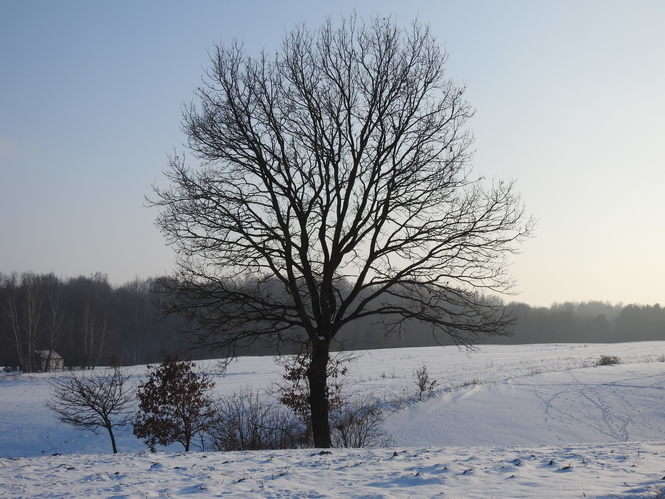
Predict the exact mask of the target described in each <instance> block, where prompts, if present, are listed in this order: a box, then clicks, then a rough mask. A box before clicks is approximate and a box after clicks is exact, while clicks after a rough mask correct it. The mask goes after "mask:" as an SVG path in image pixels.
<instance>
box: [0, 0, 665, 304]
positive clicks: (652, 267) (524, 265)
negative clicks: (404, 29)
mask: <svg viewBox="0 0 665 499" xmlns="http://www.w3.org/2000/svg"><path fill="white" fill-rule="evenodd" d="M354 9H355V10H356V12H357V13H358V14H359V15H360V16H364V17H367V16H372V15H376V14H379V15H392V16H393V17H394V18H395V19H396V20H398V21H399V22H404V23H408V22H409V21H410V20H411V19H413V18H414V17H418V18H419V19H420V20H421V21H424V22H427V23H429V24H430V25H431V28H432V31H433V32H434V34H435V36H436V37H437V38H438V40H439V41H440V42H441V44H442V45H443V46H444V47H445V48H446V49H447V50H448V52H449V53H450V59H449V65H448V67H449V75H450V76H451V77H452V78H453V79H455V80H456V81H458V82H459V83H463V84H466V85H467V88H468V93H467V96H468V98H469V100H470V102H471V103H472V104H473V105H474V107H475V108H476V109H477V114H476V117H475V118H474V119H473V120H472V123H471V127H472V129H473V131H474V134H475V136H476V143H475V148H476V150H477V152H476V156H475V160H474V165H475V171H476V172H477V174H479V175H485V176H488V177H493V176H494V177H501V178H506V179H516V180H517V185H518V189H519V190H520V191H521V193H522V196H523V199H524V202H525V204H526V206H527V209H528V211H529V213H531V214H532V215H533V216H534V217H535V218H536V219H537V228H536V232H535V235H534V237H533V238H532V239H531V240H529V241H528V242H527V243H526V244H525V245H524V246H523V251H522V254H521V255H518V256H516V257H515V258H514V263H513V265H512V274H513V276H514V278H515V279H516V281H517V287H516V291H517V292H518V294H516V296H514V297H513V298H514V299H517V300H520V301H525V302H527V303H532V304H550V303H552V302H555V301H558V302H561V301H565V300H588V299H599V300H609V301H612V302H624V303H629V302H639V303H655V302H660V303H661V304H662V303H664V302H665V291H664V290H665V286H664V285H663V283H665V260H664V258H663V255H664V254H665V251H664V250H665V221H664V215H665V63H664V61H665V2H661V1H654V2H646V1H643V2H628V1H625V2H609V1H602V2H601V1H598V2H591V1H588V2H583V1H567V2H553V1H519V2H518V1H513V2H508V1H498V0H497V1H493V2H471V1H460V2H456V1H451V2H445V1H440V2H433V1H427V2H425V1H423V2H418V1H408V2H405V1H396V2H388V1H378V0H377V1H363V2H350V1H346V2H307V1H302V2H296V1H292V2H269V1H265V2H259V1H247V0H245V1H242V2H240V1H237V2H236V1H207V2H203V1H192V2H184V1H178V2H176V1H170V2H164V1H159V2H157V1H154V2H149V1H139V2H135V1H132V2H129V1H113V2H89V1H76V2H75V1H62V2H52V1H44V2H33V1H18V0H17V1H13V0H0V231H1V232H0V272H10V271H27V270H32V271H37V272H49V271H53V272H55V273H57V274H59V275H62V276H71V275H76V274H89V273H92V272H95V271H101V272H104V273H107V274H108V275H109V278H110V279H111V281H112V282H114V283H121V282H124V281H126V280H130V279H132V278H134V277H135V276H142V277H146V276H152V275H157V274H163V273H167V272H169V271H170V270H171V269H172V266H173V257H172V252H171V250H170V249H169V248H167V247H166V246H165V245H164V242H163V240H162V238H161V235H160V234H159V232H158V231H157V229H156V228H155V226H154V224H153V220H154V217H155V215H156V212H155V210H152V209H148V208H145V207H144V201H143V197H144V195H145V194H147V193H149V191H150V186H151V184H154V183H157V182H161V171H162V170H163V169H164V167H165V165H166V157H167V155H168V154H169V153H170V152H171V151H173V149H174V148H180V147H181V146H182V144H183V141H184V137H183V135H182V133H181V131H180V125H179V120H180V111H181V109H182V105H183V104H184V103H186V102H188V101H189V100H190V99H191V96H192V92H193V90H194V88H195V87H196V86H197V84H198V83H199V81H200V77H201V74H202V72H203V70H204V69H205V67H206V63H207V53H208V51H209V50H210V49H211V48H212V46H213V45H214V44H215V43H217V42H228V41H231V40H233V39H238V40H241V41H243V42H244V43H245V46H246V47H247V49H248V50H249V51H250V52H256V51H258V50H260V49H261V48H266V49H268V50H271V49H272V48H274V47H276V46H277V44H278V43H279V41H280V39H281V37H282V35H283V34H284V33H285V32H286V31H288V30H289V29H290V28H291V27H293V25H294V24H296V23H301V22H305V23H307V24H309V25H314V26H315V25H318V24H320V23H321V22H322V21H323V20H324V18H325V17H326V16H330V15H332V16H339V15H348V14H350V13H351V12H352V11H353V10H354Z"/></svg>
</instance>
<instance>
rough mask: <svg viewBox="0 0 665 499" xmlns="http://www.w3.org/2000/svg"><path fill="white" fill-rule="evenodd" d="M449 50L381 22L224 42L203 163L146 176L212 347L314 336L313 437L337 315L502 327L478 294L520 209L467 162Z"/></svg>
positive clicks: (514, 231)
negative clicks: (249, 49)
mask: <svg viewBox="0 0 665 499" xmlns="http://www.w3.org/2000/svg"><path fill="white" fill-rule="evenodd" d="M445 62H446V54H445V52H443V51H442V50H441V48H440V47H439V46H438V44H437V43H436V41H435V40H434V39H433V37H432V36H431V34H430V32H429V30H428V29H427V28H426V27H423V26H421V25H418V24H413V25H411V26H410V27H409V28H407V29H400V28H399V27H397V26H395V25H394V23H393V22H392V21H391V20H388V19H376V20H373V21H371V22H368V23H364V22H361V21H359V20H358V19H356V18H351V19H347V20H343V21H341V22H340V23H337V24H336V23H333V22H330V21H329V22H327V23H325V24H324V25H323V26H322V27H321V28H319V29H318V30H316V31H310V30H308V29H306V28H305V27H301V28H297V29H295V30H294V31H292V32H291V33H289V34H288V35H287V36H286V37H285V39H284V41H283V44H282V46H281V47H280V49H279V50H277V51H276V52H275V53H274V55H269V54H266V53H262V54H260V55H259V56H258V57H250V56H247V55H245V54H244V52H243V49H242V47H241V46H239V45H232V46H230V47H224V46H218V47H217V48H216V50H215V51H214V53H213V55H212V57H211V66H210V69H209V71H208V72H207V74H206V76H205V78H204V84H203V85H202V87H201V88H199V89H198V91H197V100H198V103H197V104H192V105H191V106H190V107H189V108H188V109H187V110H186V112H185V114H184V119H183V125H184V130H185V132H186V134H187V136H188V145H189V148H190V149H191V151H192V152H193V153H194V156H195V157H196V158H197V159H198V160H200V166H197V167H190V166H189V165H188V164H187V162H186V160H185V158H184V156H183V155H179V154H176V155H174V157H172V159H171V161H170V169H169V171H168V173H167V176H168V179H169V180H170V184H171V185H170V186H169V187H168V188H166V189H157V190H156V194H157V196H156V199H155V200H154V202H155V203H156V204H157V205H159V206H161V207H162V211H161V214H160V216H159V218H158V224H159V226H160V227H161V229H162V231H163V233H164V234H165V235H166V236H167V239H168V240H169V241H170V243H172V244H173V245H174V246H175V248H176V250H177V252H178V253H179V279H178V283H179V286H180V291H181V292H182V293H183V295H185V296H186V297H187V301H186V302H185V304H186V305H187V307H188V309H189V311H191V312H193V313H194V315H196V316H197V317H198V319H199V320H200V321H201V324H202V325H204V326H205V327H206V328H207V330H208V331H210V333H211V335H213V336H212V338H213V339H214V340H213V341H214V343H215V345H216V346H228V345H233V344H234V343H237V342H238V341H243V340H246V339H252V338H257V337H262V336H270V337H277V336H280V335H283V334H288V333H289V332H293V331H300V332H301V334H304V335H305V337H306V338H307V343H308V347H309V350H310V354H311V367H310V370H309V373H308V378H309V383H310V388H311V400H310V406H311V417H312V428H313V434H314V440H315V445H316V446H318V447H329V446H330V443H331V442H330V429H329V424H328V401H327V398H326V382H327V380H326V365H327V363H328V360H329V350H330V345H331V340H332V339H333V338H334V337H335V335H336V334H337V333H338V332H339V331H340V330H341V329H342V328H343V327H344V326H345V325H347V324H349V323H350V322H352V321H356V320H358V319H362V318H366V317H372V316H373V317H375V318H376V319H377V320H380V321H382V322H383V323H385V324H386V327H396V326H403V325H404V324H406V323H408V321H410V320H417V321H423V322H425V323H428V324H429V325H431V327H432V330H433V332H434V333H435V334H436V333H438V334H444V335H448V336H449V337H452V338H453V339H454V340H455V341H457V342H459V343H463V344H469V343H471V342H472V341H473V340H474V338H476V337H477V336H478V335H480V334H495V333H500V332H501V331H502V329H503V328H504V326H505V325H506V324H507V319H506V317H505V316H504V315H503V314H502V311H501V309H500V308H499V307H497V306H494V305H492V304H491V303H490V302H488V301H486V300H483V299H482V295H483V293H484V292H485V291H489V290H492V291H499V292H501V291H505V290H506V289H507V287H508V285H509V282H508V279H507V277H506V274H505V272H504V271H505V265H504V258H503V257H504V256H505V254H506V253H509V252H511V251H514V250H515V244H514V243H515V242H516V241H517V240H518V239H520V238H521V237H522V236H524V235H525V234H526V233H527V232H528V229H529V228H528V223H527V221H525V220H524V216H523V211H522V207H521V204H520V202H519V200H518V199H517V197H516V195H515V194H514V192H513V187H512V184H510V183H503V182H495V183H493V184H491V185H489V186H483V185H481V183H480V181H479V180H478V179H474V178H473V177H472V176H471V173H470V170H469V159H470V153H469V146H470V144H471V137H470V134H469V132H468V130H467V129H466V122H467V120H468V119H469V118H470V117H471V115H472V109H471V108H470V106H469V105H468V104H467V102H466V101H465V99H464V89H463V88H461V87H458V86H456V85H455V84H454V83H453V82H452V81H451V80H449V79H448V77H447V76H446V74H445ZM250 277H251V279H249V278H250Z"/></svg>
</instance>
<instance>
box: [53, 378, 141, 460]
mask: <svg viewBox="0 0 665 499" xmlns="http://www.w3.org/2000/svg"><path fill="white" fill-rule="evenodd" d="M126 381H127V377H126V376H123V374H122V373H121V372H120V370H119V369H114V371H113V374H112V375H108V376H67V377H63V378H56V379H55V380H54V381H52V384H53V388H54V393H53V398H52V399H51V401H50V402H49V403H48V407H49V408H50V409H51V410H53V411H55V412H56V414H58V418H59V419H60V421H62V422H63V423H67V424H70V425H72V426H76V427H78V428H83V429H84V430H89V431H92V432H97V430H99V429H100V428H104V429H106V431H107V432H108V434H109V438H110V439H111V446H112V448H113V453H114V454H116V453H117V452H118V447H117V445H116V441H115V435H114V433H113V429H114V428H117V427H121V426H126V425H127V424H128V423H129V413H128V409H129V405H130V403H131V401H132V396H131V394H130V393H128V392H127V390H126V389H125V384H126Z"/></svg>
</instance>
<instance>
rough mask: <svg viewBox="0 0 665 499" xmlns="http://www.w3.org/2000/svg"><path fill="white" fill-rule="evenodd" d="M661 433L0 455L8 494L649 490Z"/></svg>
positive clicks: (633, 493) (663, 487)
mask: <svg viewBox="0 0 665 499" xmlns="http://www.w3.org/2000/svg"><path fill="white" fill-rule="evenodd" d="M663 452H665V443H627V444H626V443H623V444H611V445H603V446H594V445H577V446H567V447H564V448H548V447H545V448H516V449H506V448H483V447H450V448H446V449H435V448H418V447H416V448H397V449H345V450H342V449H333V450H332V451H330V452H329V453H328V452H327V451H324V452H323V453H321V452H319V451H316V450H312V449H307V450H290V451H261V452H258V451H257V452H234V453H203V452H194V453H190V454H184V453H157V454H149V453H140V454H117V455H115V456H114V455H98V456H96V455H70V456H55V457H48V458H47V457H41V458H15V459H5V460H1V461H0V496H6V497H26V496H32V497H68V496H76V497H153V496H166V497H169V496H175V495H190V494H197V496H198V497H219V496H224V497H437V496H452V497H479V498H486V497H583V496H584V495H586V496H587V497H599V496H600V497H617V496H621V497H624V496H629V497H638V496H639V497H646V496H649V495H651V496H656V495H657V494H659V493H661V492H662V491H665V481H663V480H662V478H663V466H664V465H665V460H664V459H663V457H662V455H663Z"/></svg>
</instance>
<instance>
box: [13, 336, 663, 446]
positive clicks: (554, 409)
mask: <svg viewBox="0 0 665 499" xmlns="http://www.w3.org/2000/svg"><path fill="white" fill-rule="evenodd" d="M663 354H665V342H641V343H619V344H590V345H585V344H565V345H559V344H546V345H516V346H515V345H511V346H503V345H502V346H491V345H488V346H482V347H480V348H478V349H477V350H476V351H473V352H467V351H465V350H460V349H457V348H455V347H429V348H404V349H390V350H368V351H358V352H350V353H348V355H351V356H352V357H354V360H353V361H352V362H351V364H350V365H349V367H350V373H349V379H348V382H347V384H346V386H347V391H348V392H350V395H352V396H357V397H364V396H369V397H374V398H378V399H380V400H382V401H386V402H391V401H395V400H404V399H408V398H409V397H412V396H413V394H414V390H415V384H414V371H415V370H416V369H417V368H418V367H420V366H422V365H427V367H428V368H429V371H430V373H431V374H432V376H433V377H435V378H437V379H439V381H440V384H441V389H442V390H441V392H440V393H439V395H441V398H436V399H435V400H431V401H429V402H426V403H424V404H417V405H415V406H413V407H412V408H410V409H409V408H406V409H403V410H402V411H398V412H397V413H395V414H393V415H391V416H390V417H389V418H388V421H387V425H386V428H387V429H388V430H389V432H390V433H391V434H393V438H394V439H395V440H396V441H397V443H398V444H402V445H404V444H407V445H530V444H554V445H556V444H561V443H579V442H602V441H608V442H609V441H624V440H626V438H624V437H625V435H623V434H622V433H621V432H620V431H618V430H617V431H615V430H612V429H609V430H608V431H605V433H603V431H604V430H597V429H594V428H593V427H592V426H590V425H588V424H585V423H584V421H582V422H579V421H578V422H575V420H574V418H572V417H571V418H568V419H566V418H564V416H563V414H561V411H563V412H564V413H565V411H567V410H568V409H566V404H568V405H569V406H570V407H575V406H578V405H579V404H580V403H582V404H586V405H589V404H591V405H592V402H590V401H588V400H587V398H585V397H591V398H593V393H595V392H593V393H591V391H592V390H596V392H598V391H599V390H600V392H599V393H601V392H602V393H603V394H605V395H603V397H605V398H603V399H602V400H603V401H604V402H602V403H606V404H609V405H610V406H612V407H614V406H616V408H615V412H616V413H617V414H622V411H624V409H623V408H624V407H625V405H626V404H625V403H624V402H622V399H621V397H623V398H624V399H626V397H628V395H627V394H629V393H631V392H632V390H630V388H629V387H628V388H622V387H621V386H606V387H603V386H602V383H603V381H604V379H605V378H606V379H605V380H608V381H614V382H617V383H618V382H619V381H620V380H621V379H623V378H624V377H630V376H632V374H630V372H631V371H630V370H631V369H638V370H642V369H643V370H644V380H643V381H641V382H640V383H642V384H649V383H653V384H654V388H652V389H644V388H643V389H641V391H640V392H639V393H640V394H643V396H644V397H646V399H647V400H642V399H641V398H635V399H633V398H630V397H632V395H630V397H629V398H628V400H629V403H628V404H629V405H634V406H635V407H636V408H637V409H639V410H640V411H646V413H645V415H644V416H643V417H635V416H634V415H632V416H631V417H632V420H631V422H630V424H629V425H628V426H627V428H628V432H629V437H630V438H631V439H635V438H640V439H650V440H653V439H656V440H659V439H661V438H665V433H663V432H662V421H661V414H660V413H659V412H658V410H659V407H660V402H659V400H658V396H659V394H660V393H662V389H663V387H665V384H663V383H662V381H663V380H662V378H653V379H652V378H649V376H657V375H658V373H659V372H660V370H662V371H663V372H665V363H661V362H656V361H657V360H658V359H660V357H661V355H663ZM600 355H618V356H619V357H621V359H622V361H623V362H624V364H622V365H620V366H611V367H603V368H592V369H581V370H580V371H574V372H573V371H572V370H577V369H580V368H584V367H585V366H587V367H588V366H592V365H593V363H594V361H595V360H596V359H597V358H598V357H599V356H600ZM638 362H639V363H643V367H639V366H638V364H635V363H638ZM199 367H200V368H201V369H202V370H204V371H206V372H208V373H210V374H211V376H212V377H213V378H214V379H215V381H216V387H215V391H216V393H217V394H219V395H223V394H230V393H233V392H237V391H240V390H246V389H252V390H259V391H261V392H262V393H263V394H264V396H265V397H266V398H267V399H269V398H270V397H271V396H272V388H273V386H274V383H275V382H276V381H277V380H278V379H279V376H280V373H281V367H280V365H279V364H277V363H275V361H274V360H273V359H272V358H270V357H244V358H241V359H238V360H237V361H236V362H234V363H233V364H232V365H231V366H230V368H229V369H228V372H227V374H226V375H225V376H222V375H221V374H220V372H219V369H218V363H217V362H216V361H203V362H201V363H200V364H199ZM100 371H102V370H100V369H97V370H95V371H94V372H92V374H93V375H95V374H98V373H99V372H100ZM125 371H126V373H128V374H129V375H130V383H131V384H134V385H136V384H138V383H139V382H140V381H141V380H142V379H143V376H144V375H145V366H134V367H130V368H126V369H125ZM551 372H561V373H562V374H560V375H559V376H560V377H555V378H552V380H551V381H548V380H547V379H545V378H542V377H540V376H539V375H538V373H551ZM567 372H569V373H568V374H566V373H567ZM640 372H641V371H640ZM570 373H573V374H570ZM575 373H583V374H582V376H592V378H589V379H590V382H593V383H595V384H596V385H598V386H597V387H596V388H593V387H588V389H585V390H577V391H575V387H574V386H562V385H565V384H570V383H571V382H572V383H573V384H574V383H575V381H574V380H573V378H570V376H573V375H574V376H579V374H575ZM605 373H606V374H605ZM66 374H67V373H64V375H66ZM61 375H63V374H61V373H58V374H32V375H22V376H0V457H2V456H11V457H22V456H37V455H45V454H52V453H56V452H57V453H105V452H108V451H109V443H108V438H107V437H106V436H105V435H104V434H101V433H100V434H99V435H94V434H91V433H89V432H83V431H80V430H77V429H74V428H70V427H68V426H65V425H63V424H61V423H60V422H58V420H57V419H56V417H55V416H54V415H53V414H52V413H51V412H50V411H49V410H48V409H47V407H46V402H47V401H48V398H49V396H50V390H51V388H50V385H49V379H51V378H52V377H53V376H61ZM571 380H572V381H571ZM469 383H479V384H478V385H476V386H472V387H471V388H470V389H459V387H460V386H463V385H468V384H469ZM538 383H541V384H545V386H542V387H539V386H538ZM548 383H550V384H552V386H551V387H550V388H548V387H547V386H546V385H547V384H548ZM659 383H660V385H659ZM624 384H625V383H624ZM564 388H565V390H564ZM445 390H452V391H451V392H446V391H445ZM558 391H563V393H562V394H561V395H557V396H556V397H555V399H554V400H553V403H552V404H550V406H547V405H546V404H545V403H543V402H541V401H540V399H539V397H545V398H546V399H547V397H553V396H554V395H556V394H557V393H558ZM615 392H616V393H619V395H617V396H613V395H612V394H613V393H615ZM634 395H635V397H637V394H636V393H635V394H634ZM571 397H572V398H571ZM607 397H610V398H609V399H608V398H607ZM663 409H664V410H665V404H663ZM442 411H443V412H442ZM446 411H447V412H446ZM624 412H625V411H624ZM419 414H421V415H422V416H419ZM515 414H522V415H523V417H519V418H514V417H513V416H514V415H515ZM589 414H591V415H592V416H593V417H594V418H595V417H600V418H602V411H600V410H598V411H595V412H594V411H593V410H592V409H590V410H589ZM631 414H632V413H631ZM444 415H445V418H444ZM499 418H501V419H499ZM416 421H417V424H416V423H415V422H416ZM452 421H455V426H451V425H452ZM471 421H473V424H472V423H471ZM531 421H532V422H533V423H530V422H531ZM410 422H414V423H413V424H412V425H411V426H409V423H410ZM545 422H547V425H549V426H543V424H544V423H545ZM557 422H558V423H557ZM499 423H500V424H499ZM618 424H619V426H620V424H621V423H618ZM437 425H439V426H438V427H437ZM483 425H484V426H483ZM524 425H526V426H529V425H531V426H530V427H529V428H530V429H528V428H527V429H525V428H523V426H524ZM430 427H431V428H438V429H437V430H431V431H430V430H428V428H430ZM482 428H485V429H484V430H482ZM545 428H547V430H545ZM612 428H613V427H612ZM518 429H519V431H518ZM444 430H445V431H444ZM612 432H614V433H615V434H614V435H612V434H611V433H612ZM118 446H119V449H120V450H121V451H141V450H144V449H145V446H144V445H143V443H142V442H140V441H138V440H137V439H136V438H135V437H134V436H133V435H132V434H131V430H130V429H129V428H127V429H125V430H124V431H120V432H119V435H118ZM173 450H178V446H174V447H173Z"/></svg>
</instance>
